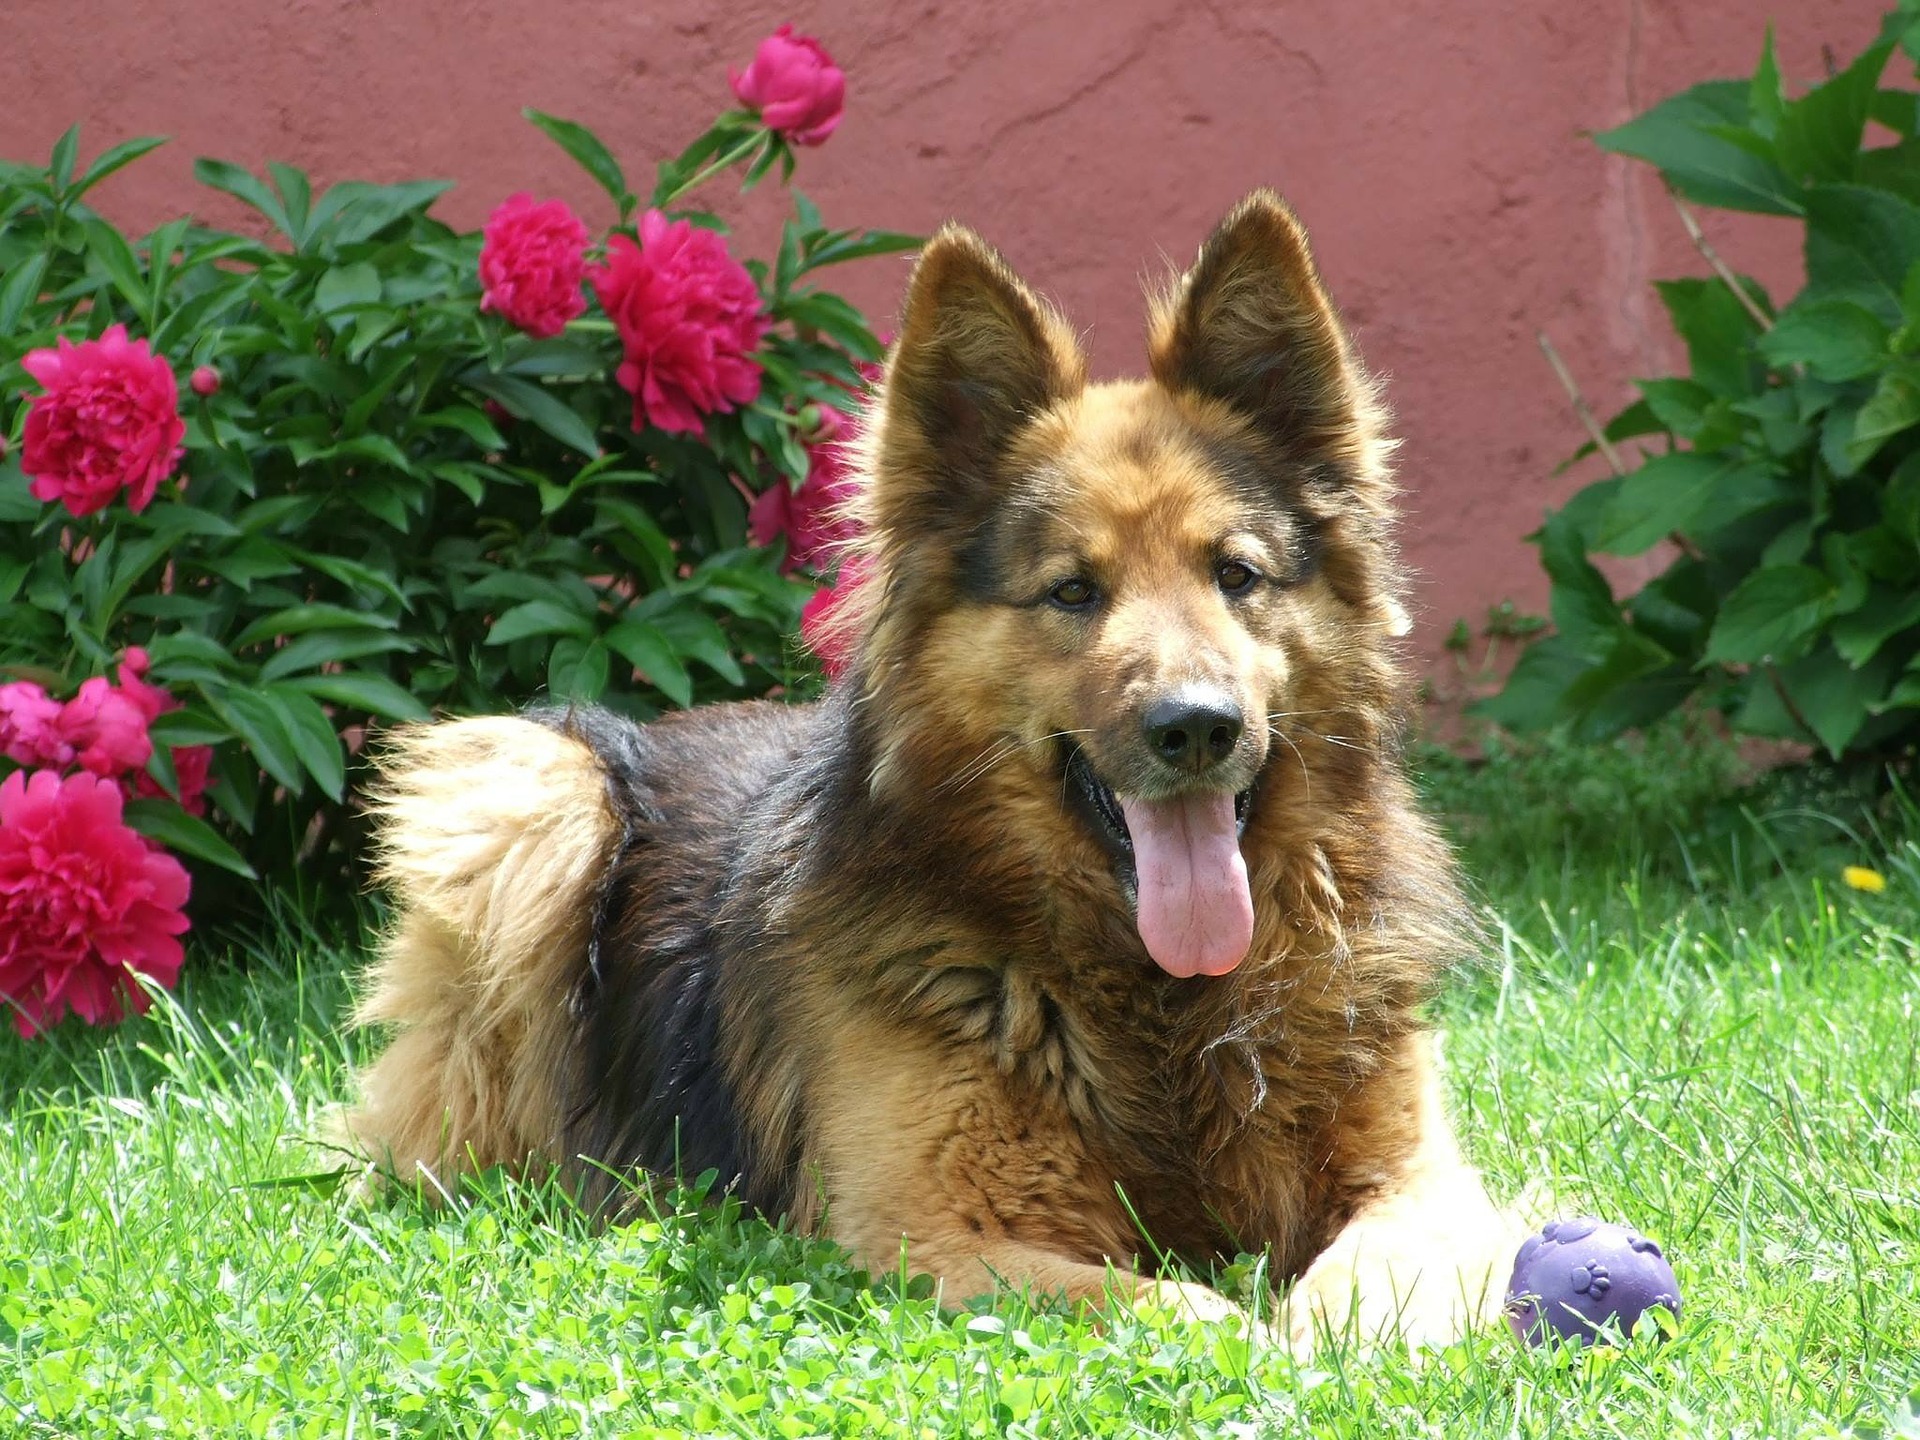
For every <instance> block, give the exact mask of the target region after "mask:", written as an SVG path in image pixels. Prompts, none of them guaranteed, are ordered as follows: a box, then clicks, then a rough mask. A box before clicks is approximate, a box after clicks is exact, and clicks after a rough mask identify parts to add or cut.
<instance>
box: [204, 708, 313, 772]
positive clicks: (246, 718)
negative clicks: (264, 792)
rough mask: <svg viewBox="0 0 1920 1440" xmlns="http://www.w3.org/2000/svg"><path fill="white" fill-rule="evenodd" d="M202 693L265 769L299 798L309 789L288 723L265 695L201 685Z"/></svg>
mask: <svg viewBox="0 0 1920 1440" xmlns="http://www.w3.org/2000/svg"><path fill="white" fill-rule="evenodd" d="M200 693H201V694H202V695H204V696H205V697H206V700H207V704H208V705H209V706H211V707H212V709H213V713H214V714H216V715H218V716H219V717H220V718H221V719H222V720H224V721H226V723H227V724H228V725H229V726H230V727H231V728H232V730H233V733H234V734H236V735H238V736H239V737H240V739H241V740H242V741H243V742H244V743H245V745H246V747H247V749H248V751H249V752H250V753H251V754H252V755H253V758H254V759H255V760H256V761H257V762H258V763H259V765H260V768H261V769H263V770H265V771H266V772H267V774H269V775H271V776H272V777H273V778H274V779H275V780H277V781H279V782H280V784H282V785H284V786H286V787H287V789H288V790H290V791H292V792H293V793H294V794H296V795H298V794H299V793H300V792H301V791H302V790H304V789H305V788H306V770H305V767H304V766H303V765H302V764H301V763H300V752H299V751H298V750H297V749H296V748H295V746H294V742H293V737H292V736H291V735H289V734H288V733H287V722H286V720H285V719H283V718H282V716H281V713H280V711H279V710H278V709H277V708H276V707H274V706H272V705H269V704H268V703H267V701H266V699H265V697H264V696H262V695H259V694H256V693H254V692H252V691H249V690H240V689H233V688H229V687H226V686H209V685H206V684H202V685H201V687H200Z"/></svg>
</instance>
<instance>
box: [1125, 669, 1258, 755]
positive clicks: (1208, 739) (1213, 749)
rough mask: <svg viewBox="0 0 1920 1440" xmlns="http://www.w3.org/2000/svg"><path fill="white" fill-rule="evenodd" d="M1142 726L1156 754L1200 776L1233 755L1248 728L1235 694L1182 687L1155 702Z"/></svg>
mask: <svg viewBox="0 0 1920 1440" xmlns="http://www.w3.org/2000/svg"><path fill="white" fill-rule="evenodd" d="M1140 725H1141V728H1142V729H1143V730H1144V731H1145V732H1146V736H1147V746H1148V748H1149V749H1151V750H1152V751H1153V753H1154V754H1156V755H1158V756H1159V757H1160V758H1161V759H1162V760H1164V761H1166V762H1167V763H1168V764H1169V765H1172V766H1175V767H1177V768H1178V769H1181V770H1191V771H1192V772H1193V773H1194V774H1196V775H1198V774H1201V773H1202V772H1204V771H1206V770H1209V769H1211V768H1212V767H1213V766H1215V765H1218V764H1219V763H1220V762H1221V761H1222V760H1224V759H1226V758H1227V756H1229V755H1231V754H1232V753H1233V747H1234V746H1235V745H1236V744H1238V743H1239V741H1240V732H1241V730H1242V729H1244V728H1245V726H1244V724H1243V723H1242V721H1241V718H1240V707H1239V706H1238V705H1236V704H1234V702H1233V697H1232V696H1230V695H1227V694H1225V693H1224V692H1222V691H1219V690H1211V689H1208V690H1200V689H1187V690H1180V691H1177V692H1175V693H1174V694H1172V695H1169V696H1167V697H1165V698H1164V699H1160V700H1156V701H1154V702H1153V704H1151V705H1149V706H1148V707H1147V713H1146V714H1145V715H1144V716H1142V717H1141V721H1140Z"/></svg>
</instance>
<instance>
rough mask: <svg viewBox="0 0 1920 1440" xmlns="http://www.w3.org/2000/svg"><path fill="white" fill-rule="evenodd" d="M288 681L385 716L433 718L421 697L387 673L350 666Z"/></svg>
mask: <svg viewBox="0 0 1920 1440" xmlns="http://www.w3.org/2000/svg"><path fill="white" fill-rule="evenodd" d="M286 684H287V685H290V686H292V687H293V688H294V689H296V690H303V691H305V692H306V693H307V694H309V695H312V696H314V697H315V698H316V699H320V700H327V701H331V702H332V703H333V704H335V705H345V706H347V707H348V708H350V709H354V710H364V711H366V712H367V713H368V714H369V715H378V716H380V717H381V718H382V719H384V720H403V721H420V720H430V719H432V718H433V716H432V714H431V712H430V711H428V709H427V707H426V706H425V705H423V704H421V703H420V701H419V699H418V698H417V697H415V696H414V695H413V694H411V693H410V692H409V691H407V690H406V689H405V688H403V687H402V686H400V685H396V684H395V683H394V682H393V681H391V680H389V679H387V677H386V676H384V675H374V674H370V673H367V672H365V671H357V670H346V671H342V672H341V673H339V674H337V675H296V676H293V677H292V678H290V679H289V680H287V681H286Z"/></svg>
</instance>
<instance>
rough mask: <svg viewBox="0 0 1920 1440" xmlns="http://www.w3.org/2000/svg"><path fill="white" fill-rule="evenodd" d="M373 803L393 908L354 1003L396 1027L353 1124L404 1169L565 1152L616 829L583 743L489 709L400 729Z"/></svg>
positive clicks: (443, 1169)
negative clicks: (564, 1120)
mask: <svg viewBox="0 0 1920 1440" xmlns="http://www.w3.org/2000/svg"><path fill="white" fill-rule="evenodd" d="M381 773H382V782H381V784H380V786H379V788H378V789H377V790H376V791H375V792H374V795H373V797H372V801H371V808H372V811H373V813H374V815H375V817H376V819H377V821H378V823H379V830H378V833H379V835H380V839H381V846H380V851H379V874H380V878H381V879H382V881H383V882H384V883H385V884H386V885H387V886H388V888H389V890H390V893H391V895H392V897H393V904H394V920H393V924H392V926H391V928H390V929H389V931H388V933H387V934H386V936H385V937H384V938H383V939H382V941H381V944H380V950H379V955H378V957H377V959H376V962H375V964H374V967H373V970H372V972H371V974H370V976H369V984H368V987H367V989H366V991H365V993H364V995H363V997H362V998H361V1001H360V1004H359V1007H358V1009H357V1010H356V1012H355V1017H354V1018H355V1022H356V1023H358V1024H362V1025H392V1026H395V1027H396V1031H395V1034H394V1036H393V1039H392V1042H391V1043H390V1044H389V1045H388V1047H387V1049H386V1051H385V1053H384V1054H382V1055H381V1057H380V1059H379V1061H378V1063H377V1064H375V1065H374V1066H373V1067H372V1069H371V1070H369V1071H368V1072H367V1074H366V1075H365V1076H364V1077H363V1080H362V1083H361V1095H362V1099H361V1105H360V1108H359V1109H358V1110H357V1111H355V1112H353V1113H352V1114H351V1115H349V1117H348V1119H347V1126H348V1129H349V1131H350V1132H351V1133H352V1134H353V1135H354V1136H356V1137H358V1138H359V1139H360V1141H361V1143H362V1144H363V1145H365V1146H366V1147H367V1149H368V1151H369V1153H370V1154H371V1155H372V1157H373V1158H374V1159H375V1160H377V1161H379V1162H381V1163H382V1164H383V1165H384V1166H386V1167H388V1168H389V1169H390V1170H391V1171H392V1172H393V1173H394V1174H396V1175H398V1176H399V1177H401V1178H403V1179H404V1178H407V1177H410V1176H412V1175H414V1174H415V1173H416V1172H424V1173H425V1174H427V1175H430V1176H432V1177H433V1178H434V1179H435V1180H436V1181H437V1182H438V1183H440V1184H442V1185H445V1184H446V1183H448V1182H449V1181H450V1180H451V1178H452V1175H453V1172H454V1171H455V1170H457V1169H459V1168H463V1167H468V1166H470V1167H473V1168H483V1167H485V1166H489V1165H494V1164H501V1163H518V1162H520V1161H523V1160H525V1159H526V1158H527V1157H528V1156H529V1155H547V1156H556V1140H557V1137H558V1132H559V1125H560V1121H561V1115H562V1103H561V1099H560V1097H561V1096H562V1095H564V1094H565V1093H566V1089H567V1081H568V1079H569V1077H570V1076H571V1074H572V1063H573V1062H572V1057H571V1054H570V1049H569V1047H570V1044H571V1041H572V1032H571V1027H570V1025H569V1022H568V1015H567V1007H568V1000H569V995H570V992H571V987H572V983H573V979H574V977H575V976H576V974H577V973H578V972H579V970H580V968H581V967H582V965H583V963H584V957H585V953H586V946H587V940H588V932H589V926H590V923H591V920H592V915H593V896H594V893H595V891H596V889H597V887H598V886H599V884H600V883H601V882H602V880H603V879H604V877H605V872H606V866H607V857H608V854H609V852H610V851H611V849H612V848H613V845H614V842H615V839H616V837H617V835H618V833H619V826H618V824H617V822H616V821H615V820H614V817H613V815H612V813H611V812H610V811H609V809H608V807H607V801H606V779H605V777H604V776H603V775H602V774H601V771H600V768H599V766H598V765H597V764H596V763H595V761H594V759H593V755H592V753H591V752H590V751H588V749H587V748H586V747H585V746H584V745H581V744H580V743H579V742H577V741H575V740H571V739H568V738H566V737H565V736H562V735H559V734H556V733H555V732H554V731H552V730H549V729H546V728H544V727H542V726H539V725H535V724H532V723H530V722H528V721H525V720H517V719H511V718H507V717H497V718H489V719H478V720H461V721H455V722H450V723H447V724H442V725H432V726H418V727H415V728H412V729H408V730H404V731H402V732H400V733H399V734H398V736H397V737H396V738H395V739H394V740H393V741H392V742H391V744H390V745H389V746H388V748H387V750H386V752H385V754H384V755H383V757H382V760H381Z"/></svg>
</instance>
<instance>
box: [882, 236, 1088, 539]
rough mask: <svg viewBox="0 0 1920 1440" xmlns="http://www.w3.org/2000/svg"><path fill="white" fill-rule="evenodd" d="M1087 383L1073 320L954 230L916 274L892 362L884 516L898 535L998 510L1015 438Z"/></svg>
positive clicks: (934, 245)
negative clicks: (993, 505) (944, 517)
mask: <svg viewBox="0 0 1920 1440" xmlns="http://www.w3.org/2000/svg"><path fill="white" fill-rule="evenodd" d="M1085 384H1086V360H1085V358H1084V357H1083V356H1082V355H1081V353H1080V349H1079V346H1078V345H1076V344H1075V343H1074V339H1073V333H1072V331H1070V330H1069V329H1068V328H1067V325H1066V322H1065V321H1064V320H1062V319H1061V318H1060V317H1059V316H1058V315H1056V314H1055V313H1054V312H1053V310H1052V309H1051V308H1050V307H1049V306H1048V305H1047V303H1046V302H1045V301H1043V300H1042V299H1040V297H1039V296H1037V295H1035V294H1034V293H1033V292H1032V291H1031V290H1029V289H1028V288H1027V287H1026V286H1025V285H1024V284H1022V283H1021V281H1020V279H1019V277H1018V276H1016V275H1015V274H1014V273H1013V271H1012V270H1010V269H1008V268H1007V264H1006V262H1005V261H1004V260H1002V259H1001V258H1000V257H999V255H997V254H995V253H994V251H993V249H992V247H990V246H989V245H988V244H987V243H986V242H985V241H984V240H982V239H981V238H980V237H979V236H977V235H975V234H974V233H973V232H972V231H970V230H966V229H963V228H962V227H960V226H958V225H948V226H945V227H944V228H942V229H941V231H940V232H939V233H938V234H937V235H935V236H934V237H933V239H932V240H931V241H929V242H928V244H927V247H926V249H925V250H923V251H921V253H920V261H919V263H918V264H917V265H916V266H915V267H914V271H913V278H912V280H911V281H909V282H908V285H907V299H906V304H905V307H904V309H903V313H902V315H901V322H900V335H899V338H898V340H897V341H896V342H895V344H894V349H893V355H892V357H891V358H890V360H889V361H888V364H887V371H886V380H885V383H884V385H883V386H882V390H881V404H882V413H881V424H880V430H879V437H878V438H879V454H878V455H877V456H876V457H875V458H876V460H877V461H878V463H877V465H876V466H875V470H876V475H877V485H876V490H877V493H876V494H875V495H874V496H873V499H874V501H875V504H876V510H877V512H878V513H877V514H876V515H875V517H874V518H875V519H876V520H877V521H878V523H879V524H880V525H881V526H882V527H883V528H889V527H898V526H901V525H912V524H916V523H925V522H926V521H927V520H929V519H933V518H934V517H935V516H936V515H938V514H942V513H944V514H966V513H970V512H972V511H974V510H975V509H976V508H978V507H980V506H982V505H984V504H986V503H989V502H990V501H991V500H992V498H993V496H994V494H995V493H996V490H997V488H998V484H999V481H1000V477H999V475H998V474H997V471H998V466H999V462H1000V460H1001V457H1002V456H1003V454H1004V453H1005V450H1006V447H1007V444H1008V442H1009V441H1010V440H1011V439H1012V438H1013V435H1014V433H1015V432H1016V431H1017V430H1018V429H1019V428H1020V426H1021V425H1022V424H1023V423H1024V422H1025V421H1026V420H1027V419H1028V418H1029V417H1031V416H1033V415H1036V414H1038V413H1040V412H1041V411H1042V410H1044V409H1046V408H1047V406H1049V405H1051V404H1052V403H1053V402H1054V401H1056V400H1060V399H1064V398H1066V397H1068V396H1071V395H1074V394H1077V393H1078V392H1079V391H1080V390H1081V389H1082V388H1083V387H1084V386H1085Z"/></svg>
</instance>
